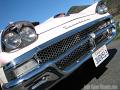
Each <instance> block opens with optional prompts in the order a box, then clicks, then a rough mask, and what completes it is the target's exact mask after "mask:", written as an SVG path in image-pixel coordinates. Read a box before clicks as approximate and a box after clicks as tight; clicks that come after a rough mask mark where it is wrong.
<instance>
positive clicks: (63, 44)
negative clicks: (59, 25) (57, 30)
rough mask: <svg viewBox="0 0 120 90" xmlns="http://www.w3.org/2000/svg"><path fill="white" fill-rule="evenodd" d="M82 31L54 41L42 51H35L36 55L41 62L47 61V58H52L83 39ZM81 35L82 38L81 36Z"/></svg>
mask: <svg viewBox="0 0 120 90" xmlns="http://www.w3.org/2000/svg"><path fill="white" fill-rule="evenodd" d="M82 34H83V33H76V34H74V35H72V36H70V37H68V38H65V39H63V40H61V41H60V42H58V43H55V44H53V45H51V46H49V47H47V48H45V49H43V50H42V51H39V52H38V53H37V57H38V58H39V59H40V61H41V62H42V63H45V62H47V61H48V60H54V59H56V58H57V57H58V56H60V55H61V54H63V53H64V52H66V51H67V50H68V49H70V48H71V47H73V46H74V45H76V44H77V43H79V42H80V41H81V39H83V35H84V34H83V35H82ZM81 36H82V38H81Z"/></svg>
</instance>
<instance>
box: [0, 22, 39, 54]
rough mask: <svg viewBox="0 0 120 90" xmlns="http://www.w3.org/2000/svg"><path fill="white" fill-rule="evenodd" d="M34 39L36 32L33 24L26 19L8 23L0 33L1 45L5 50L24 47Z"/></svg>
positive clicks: (35, 38)
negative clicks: (0, 33) (0, 37)
mask: <svg viewBox="0 0 120 90" xmlns="http://www.w3.org/2000/svg"><path fill="white" fill-rule="evenodd" d="M35 40H37V34H36V31H35V29H34V25H33V24H32V23H31V22H27V21H19V22H15V23H13V24H10V25H8V26H7V27H6V29H5V31H4V32H3V33H2V42H3V43H2V47H3V50H4V51H6V52H11V51H16V50H18V49H21V48H24V47H26V46H28V45H30V44H32V43H33V42H34V41H35Z"/></svg>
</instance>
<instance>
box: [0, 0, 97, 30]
mask: <svg viewBox="0 0 120 90" xmlns="http://www.w3.org/2000/svg"><path fill="white" fill-rule="evenodd" d="M94 2H95V0H1V2H0V11H1V13H0V28H1V29H3V28H4V27H5V26H6V25H7V24H8V23H9V22H14V21H23V20H27V21H39V22H43V21H45V20H47V19H49V18H50V17H52V16H54V15H57V14H58V13H61V12H63V13H68V14H69V13H71V11H70V10H71V9H70V8H71V7H72V6H73V7H72V8H73V9H76V6H77V7H78V6H82V8H81V9H80V10H82V9H84V8H85V7H86V5H91V4H93V3H94ZM84 5H85V7H84ZM69 9H70V10H69Z"/></svg>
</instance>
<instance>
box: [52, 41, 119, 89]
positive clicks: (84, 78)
mask: <svg viewBox="0 0 120 90" xmlns="http://www.w3.org/2000/svg"><path fill="white" fill-rule="evenodd" d="M108 52H109V57H108V58H107V59H106V60H105V61H104V62H103V63H102V64H101V65H100V66H99V67H97V68H96V67H95V65H94V62H93V60H92V59H90V60H89V61H88V62H86V63H84V64H83V65H82V66H81V67H80V68H78V69H77V70H76V71H75V72H74V73H72V74H71V75H70V76H68V77H67V78H65V79H64V80H62V81H61V82H60V83H58V84H57V85H56V86H54V87H53V88H52V89H51V90H120V41H113V42H111V43H110V44H109V45H108Z"/></svg>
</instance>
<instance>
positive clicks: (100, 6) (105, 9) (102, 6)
mask: <svg viewBox="0 0 120 90" xmlns="http://www.w3.org/2000/svg"><path fill="white" fill-rule="evenodd" d="M107 12H108V7H107V6H106V5H105V3H104V2H99V3H98V5H97V7H96V13H98V14H105V13H107Z"/></svg>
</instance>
